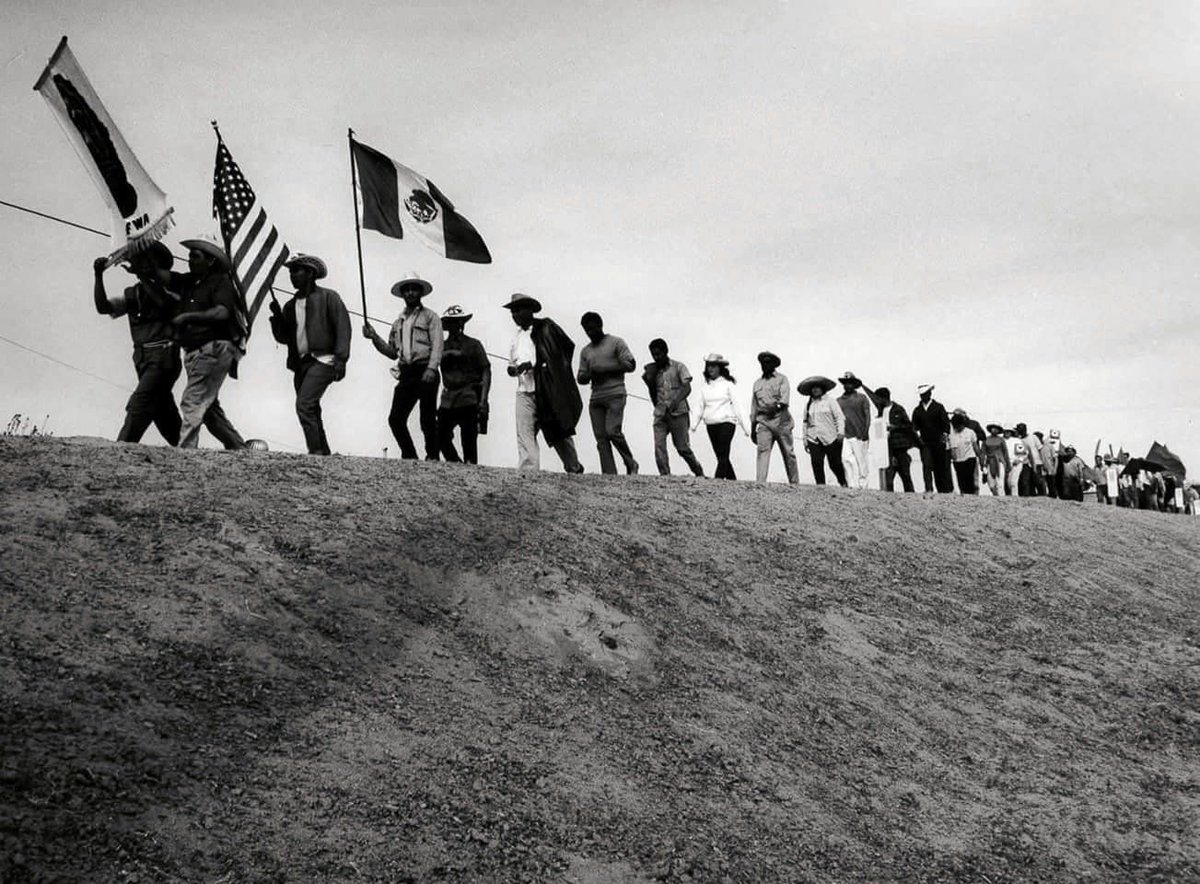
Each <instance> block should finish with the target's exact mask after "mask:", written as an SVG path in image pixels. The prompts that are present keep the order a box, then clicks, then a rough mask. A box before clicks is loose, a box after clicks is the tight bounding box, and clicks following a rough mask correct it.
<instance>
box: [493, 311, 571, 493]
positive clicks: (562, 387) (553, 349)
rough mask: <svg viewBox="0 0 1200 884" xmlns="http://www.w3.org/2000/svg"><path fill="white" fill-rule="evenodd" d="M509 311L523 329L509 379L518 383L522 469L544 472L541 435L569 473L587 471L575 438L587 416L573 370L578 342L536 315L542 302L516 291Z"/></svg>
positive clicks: (511, 355)
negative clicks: (577, 430)
mask: <svg viewBox="0 0 1200 884" xmlns="http://www.w3.org/2000/svg"><path fill="white" fill-rule="evenodd" d="M504 308H505V309H506V310H508V311H509V312H510V313H511V314H512V319H513V322H514V323H515V324H516V326H517V334H516V336H515V337H514V338H513V342H512V347H511V348H510V349H509V357H508V376H509V377H513V378H516V379H517V397H516V404H515V417H516V429H517V454H518V458H519V459H518V462H517V466H518V468H520V469H522V470H536V469H539V468H540V465H541V453H540V452H539V451H538V442H537V434H538V432H539V431H540V432H541V434H542V437H543V438H544V439H545V440H546V443H547V444H548V445H550V446H551V447H552V448H553V449H554V450H555V451H556V452H557V453H558V456H559V459H560V460H562V465H563V469H564V470H566V471H567V472H568V473H582V472H583V465H582V464H580V463H579V456H578V455H577V454H576V453H575V440H574V439H572V438H571V437H572V436H574V435H575V426H576V424H578V423H579V417H580V415H582V414H583V398H582V397H581V396H580V395H579V387H578V385H577V384H576V381H575V375H574V374H573V373H572V371H571V356H572V355H573V354H574V352H575V342H574V341H572V340H571V339H570V338H569V337H567V333H566V332H565V331H563V330H562V329H561V328H560V327H559V325H558V323H556V322H555V321H554V320H553V319H547V318H545V317H535V316H534V314H535V313H540V312H541V309H542V305H541V302H540V301H538V300H537V299H536V298H531V297H530V296H529V295H523V294H521V293H520V292H515V293H514V294H513V295H512V296H511V297H510V298H509V299H508V302H507V303H506V304H505V305H504Z"/></svg>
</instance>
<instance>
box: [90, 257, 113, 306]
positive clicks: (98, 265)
mask: <svg viewBox="0 0 1200 884" xmlns="http://www.w3.org/2000/svg"><path fill="white" fill-rule="evenodd" d="M107 266H108V258H97V259H96V260H95V261H93V262H92V273H93V274H94V275H95V277H96V279H95V281H94V282H93V283H92V300H93V301H95V304H96V312H97V313H103V314H104V315H106V316H109V315H111V314H112V312H113V308H112V304H110V303H109V302H108V292H106V291H105V290H104V268H105V267H107Z"/></svg>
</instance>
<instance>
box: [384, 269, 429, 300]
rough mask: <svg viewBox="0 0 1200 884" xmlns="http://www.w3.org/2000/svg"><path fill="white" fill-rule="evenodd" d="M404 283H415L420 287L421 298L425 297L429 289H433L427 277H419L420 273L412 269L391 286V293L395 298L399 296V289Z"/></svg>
mask: <svg viewBox="0 0 1200 884" xmlns="http://www.w3.org/2000/svg"><path fill="white" fill-rule="evenodd" d="M406 285H415V286H417V287H418V288H420V289H421V297H422V298H423V297H425V296H426V295H428V294H429V293H430V292H431V291H433V283H431V282H430V281H429V280H427V279H423V278H422V277H421V274H419V273H417V272H416V271H413V272H412V273H409V274H408V275H407V276H405V277H404V278H403V279H401V280H400V281H399V282H397V283H396V284H395V285H393V286H392V294H393V295H395V296H396V297H397V298H399V297H400V296H401V295H400V290H401V289H402V288H404V287H405V286H406Z"/></svg>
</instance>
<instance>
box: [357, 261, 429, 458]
mask: <svg viewBox="0 0 1200 884" xmlns="http://www.w3.org/2000/svg"><path fill="white" fill-rule="evenodd" d="M432 291H433V285H432V284H431V283H430V282H429V281H428V280H427V279H424V278H423V277H422V276H421V275H420V274H419V273H409V274H406V275H405V276H404V277H402V278H401V279H399V280H397V281H396V283H395V284H394V285H393V286H392V295H393V296H395V297H397V298H403V299H404V311H403V312H402V313H401V314H400V315H399V316H398V317H397V318H396V321H395V322H393V323H392V329H391V332H390V333H389V334H388V337H387V339H386V340H384V339H383V338H382V337H380V336H379V334H378V333H377V332H376V331H375V329H374V328H372V327H371V323H370V320H366V321H364V323H363V337H365V338H367V340H369V341H370V342H371V343H372V344H374V345H375V349H376V350H378V351H379V352H380V353H382V354H383V355H384V356H386V357H387V358H388V359H395V360H396V364H395V365H394V366H393V367H392V376H393V377H394V378H395V379H396V388H395V390H394V391H393V392H392V408H391V411H390V412H388V426H389V427H391V430H392V435H393V436H395V437H396V443H397V444H398V445H399V446H400V456H401V457H402V458H404V459H405V460H416V459H417V447H416V445H415V444H413V438H412V435H411V434H410V433H409V431H408V418H409V415H411V414H412V411H413V409H414V408H415V407H417V405H418V404H419V405H420V423H421V435H422V436H423V437H424V441H425V459H426V460H437V459H438V451H439V449H440V445H439V440H438V428H437V405H438V371H439V369H440V368H441V364H442V347H443V343H444V342H443V339H442V320H441V318H440V317H439V316H438V315H437V314H436V313H434V312H433V311H432V310H430V309H429V308H428V307H425V306H424V305H422V303H421V300H422V299H423V298H425V297H426V296H427V295H428V294H429V293H430V292H432Z"/></svg>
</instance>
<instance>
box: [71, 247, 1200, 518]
mask: <svg viewBox="0 0 1200 884" xmlns="http://www.w3.org/2000/svg"><path fill="white" fill-rule="evenodd" d="M182 245H183V247H184V248H186V249H187V250H188V272H187V273H183V274H181V273H175V272H173V270H172V265H173V258H172V256H171V253H170V251H169V250H168V249H167V247H166V246H165V245H163V244H161V243H154V244H153V245H151V246H150V247H149V248H147V249H146V250H144V251H142V252H140V253H137V254H135V255H133V256H131V257H130V258H129V259H128V263H127V266H126V269H127V270H128V271H129V272H130V273H131V274H133V275H134V277H135V278H136V282H135V283H134V285H132V286H129V287H127V288H126V289H124V291H123V292H122V294H121V295H120V296H118V297H115V298H110V297H109V295H108V293H107V291H106V288H105V285H104V278H103V274H104V271H105V268H106V266H107V265H106V261H105V259H103V258H98V259H97V260H96V261H95V263H94V271H95V283H94V286H93V295H94V301H95V307H96V310H97V311H98V312H99V313H102V314H107V315H110V316H113V317H114V318H116V317H119V316H125V317H127V318H128V321H129V327H130V334H131V337H132V339H133V344H134V365H135V369H136V371H137V375H138V386H137V389H136V390H135V392H134V393H133V395H132V396H131V397H130V399H129V402H128V404H127V406H126V418H125V422H124V424H123V426H122V428H121V431H120V433H119V434H118V436H117V438H118V440H120V441H127V442H136V441H139V440H140V439H141V437H142V435H143V434H144V433H145V431H146V430H147V429H148V428H149V427H150V425H151V424H154V425H155V426H156V427H157V428H158V430H159V432H160V433H161V434H162V436H163V438H164V439H165V440H166V441H167V442H168V444H170V445H179V446H181V447H195V446H196V444H197V440H198V438H199V433H200V429H201V427H205V428H207V429H208V430H209V431H210V432H211V433H212V434H213V436H214V437H215V438H216V439H217V440H218V441H220V442H221V443H222V444H223V445H224V446H225V447H226V448H228V449H234V450H236V449H241V448H246V447H251V445H250V443H247V442H246V441H245V440H243V439H242V437H241V435H240V434H239V433H238V432H237V430H236V429H235V428H234V426H233V424H232V422H231V421H230V420H229V418H228V417H227V416H226V415H225V412H224V410H223V408H222V407H221V404H220V401H219V398H218V394H219V392H220V389H221V386H222V384H223V382H224V380H225V378H226V377H229V376H234V377H236V366H237V360H238V359H239V358H240V356H241V355H243V354H244V346H245V338H246V328H247V322H246V317H245V307H244V303H243V302H242V301H241V299H240V296H239V294H238V292H237V290H236V286H235V285H234V284H233V281H232V278H231V276H230V272H229V271H230V261H229V257H228V255H227V253H226V252H225V249H224V248H223V246H222V245H221V244H220V243H219V242H217V240H216V239H215V238H211V237H199V238H197V239H192V240H183V241H182ZM284 266H285V267H286V268H287V270H288V274H289V278H290V280H291V283H292V286H293V288H294V289H295V291H294V294H293V297H292V298H291V299H290V300H288V301H287V303H286V304H284V305H282V306H281V305H280V304H278V303H277V302H275V301H274V300H272V302H271V305H270V306H271V316H270V326H271V331H272V335H273V336H274V338H275V340H276V341H277V342H279V343H280V344H282V345H284V346H285V347H286V350H287V357H286V365H287V368H288V369H289V370H290V371H291V372H292V374H293V384H294V389H295V394H296V398H295V409H296V416H297V419H298V421H299V423H300V427H301V429H302V431H303V433H304V437H305V441H306V445H307V448H308V451H309V453H310V454H317V455H328V454H330V447H329V442H328V439H327V438H326V435H325V428H324V421H323V416H322V411H321V399H322V397H323V396H324V394H325V391H326V390H327V389H328V387H329V386H330V385H331V384H333V383H335V382H337V381H340V380H342V379H343V378H344V377H345V375H346V363H347V362H348V361H349V359H350V346H351V337H352V334H351V323H350V316H349V311H348V310H347V309H346V306H345V304H344V303H343V302H342V299H341V297H340V295H339V294H338V293H337V292H336V291H334V290H333V289H329V288H326V287H324V286H322V285H320V284H319V283H320V282H321V281H322V280H324V279H325V278H326V277H327V275H328V268H327V267H326V265H325V262H324V261H323V260H322V259H321V258H319V257H317V256H315V255H306V254H296V255H294V256H292V257H291V258H290V259H289V260H288V261H287V262H286V264H285V265H284ZM432 291H433V284H432V283H431V282H429V281H428V280H426V279H424V278H423V277H421V276H420V274H418V273H409V274H407V275H406V276H404V277H403V278H401V279H400V280H398V281H397V282H396V283H395V284H394V285H393V286H392V287H391V294H392V295H393V296H395V297H396V298H399V299H400V300H402V301H403V302H404V307H403V309H402V310H401V312H400V314H399V316H398V317H397V318H396V320H395V321H394V322H393V323H392V325H391V328H390V329H389V332H388V334H387V335H386V336H383V335H380V334H379V333H378V332H376V331H375V329H374V328H373V327H372V325H371V323H370V322H369V321H367V322H365V323H364V325H363V328H362V334H363V336H364V337H365V338H366V339H368V340H369V341H371V343H372V345H373V346H374V348H375V350H376V351H377V352H379V353H380V354H381V355H383V356H385V357H386V358H388V359H389V360H391V361H393V365H392V367H391V373H392V375H393V377H394V378H395V380H396V386H395V388H394V390H393V394H392V402H391V408H390V410H389V412H388V418H387V421H388V425H389V427H390V429H391V431H392V434H393V436H394V437H395V439H396V441H397V443H398V445H399V447H400V453H401V457H402V458H405V459H416V458H418V457H419V456H420V455H419V453H418V450H417V445H416V443H415V442H414V440H413V437H412V435H411V433H410V432H409V428H408V425H409V421H410V417H411V415H412V412H413V411H414V410H416V411H418V414H419V416H418V422H419V426H420V431H421V434H422V436H423V442H424V456H425V458H426V459H427V460H438V459H442V458H444V459H445V460H447V461H452V462H459V461H462V462H466V463H472V464H473V463H477V461H478V437H479V435H480V434H482V433H486V432H487V426H488V417H489V406H488V399H489V393H490V390H491V386H492V372H491V364H490V361H489V357H488V353H487V351H486V350H485V348H484V345H483V343H482V342H481V341H479V340H477V339H475V338H473V337H471V336H469V335H467V334H466V331H465V329H466V326H467V323H468V321H469V320H470V319H471V318H472V314H471V313H469V312H467V311H465V310H464V309H463V308H462V307H460V306H458V305H451V306H449V307H447V308H446V309H445V310H444V311H443V312H441V313H440V314H439V313H437V312H435V311H434V310H432V309H430V308H429V307H427V306H425V304H424V300H425V299H426V298H427V297H428V296H429V295H430V294H431V293H432ZM499 306H502V307H503V308H504V309H507V310H508V311H509V314H510V316H511V317H512V320H513V323H514V325H515V326H516V330H515V333H514V336H513V339H512V342H511V345H510V348H509V357H508V361H507V367H506V370H507V374H508V375H509V377H511V378H513V379H514V381H515V383H516V396H515V409H514V414H513V419H514V426H515V431H516V432H515V435H516V443H517V465H518V467H520V468H522V469H538V468H539V467H540V451H539V444H538V437H539V436H540V437H541V438H542V440H543V441H544V442H545V443H546V444H547V445H549V446H550V447H551V448H553V449H554V451H555V452H556V454H557V455H558V457H559V459H560V460H561V462H562V465H563V468H564V469H565V470H566V471H567V472H570V473H581V472H583V466H582V465H581V464H580V462H579V457H578V453H577V451H576V448H575V442H574V436H575V431H576V426H577V424H578V422H579V420H580V418H581V417H582V413H583V401H582V396H581V394H580V387H588V388H590V394H589V401H588V405H587V411H588V417H589V419H590V422H591V427H592V433H593V436H594V438H595V441H596V447H597V451H598V454H599V459H600V469H601V472H603V473H606V474H615V473H616V472H617V458H618V457H619V458H620V460H621V463H622V466H623V467H624V470H625V472H626V473H628V474H634V473H637V472H638V470H639V465H638V463H637V461H636V460H635V459H634V457H633V453H632V451H631V449H630V446H629V442H628V440H627V439H626V438H625V434H624V427H623V425H624V413H625V405H626V402H627V399H628V395H629V394H628V391H627V389H626V386H625V378H626V376H627V375H629V374H631V373H633V372H634V371H635V370H636V368H637V360H636V358H635V357H634V355H633V352H632V350H631V349H630V347H629V345H628V344H627V343H626V341H625V340H624V339H623V338H620V337H618V336H616V335H613V334H610V333H608V332H607V331H606V330H605V328H604V320H603V318H602V317H601V316H600V315H599V314H598V313H597V312H595V311H588V312H586V313H584V314H583V316H582V317H581V318H580V326H581V328H582V330H583V332H584V335H585V336H586V338H587V343H586V344H585V345H584V346H583V348H582V349H581V350H580V353H579V357H578V363H577V367H576V365H575V359H574V352H575V344H574V342H573V341H572V339H571V337H570V336H569V335H568V334H567V333H566V332H565V331H564V330H563V329H562V327H561V326H559V325H558V324H557V323H556V322H554V320H552V319H549V318H546V317H542V316H539V315H538V314H539V313H541V311H542V305H541V303H540V302H539V301H538V300H537V299H536V298H533V297H531V296H529V295H525V294H521V293H516V294H513V295H512V296H511V297H510V298H509V299H508V300H507V302H505V303H503V304H502V305H499ZM648 351H649V356H650V359H649V362H648V363H647V364H646V365H645V367H644V369H643V371H642V375H641V378H642V382H643V383H644V385H645V387H646V390H647V393H648V396H649V399H650V401H651V403H652V405H653V409H654V412H653V422H652V425H653V436H654V458H655V466H656V468H657V470H658V472H659V473H660V474H661V475H669V474H670V472H671V465H670V457H669V452H668V441H670V443H671V445H672V447H673V448H674V449H675V452H676V453H677V455H678V456H679V457H680V458H681V459H682V460H683V462H684V463H685V464H686V465H687V467H688V469H689V470H690V471H691V472H692V473H693V474H694V475H696V476H702V475H704V470H703V467H702V466H701V464H700V462H699V460H698V459H697V458H696V456H695V453H694V452H693V450H692V447H691V435H692V434H693V433H694V432H696V431H697V430H698V429H699V428H700V426H701V425H703V426H704V427H705V431H706V434H707V436H708V439H709V443H710V444H711V446H712V450H713V454H714V455H715V457H716V461H717V467H716V471H715V473H714V476H715V478H718V479H735V478H736V474H735V472H734V468H733V464H732V461H731V458H730V453H731V450H732V446H733V442H734V440H735V438H736V437H737V435H738V434H739V432H740V433H741V434H743V435H745V436H747V437H750V438H751V439H752V440H753V443H754V445H755V446H756V449H757V460H756V470H755V478H756V480H757V481H758V482H760V483H764V482H766V481H767V479H768V475H769V472H770V463H771V458H772V454H773V452H774V451H775V449H778V451H779V454H780V456H781V458H782V460H783V466H784V470H785V472H786V475H787V479H788V481H789V482H790V483H792V484H797V483H798V482H799V470H798V464H797V457H796V452H795V435H796V433H797V432H799V433H800V437H801V445H802V446H803V449H804V451H805V452H806V453H807V454H808V456H809V460H810V463H811V466H812V471H813V476H814V478H815V480H816V483H817V484H819V485H823V484H825V483H826V480H827V474H826V468H828V471H829V472H830V473H832V474H833V477H834V479H835V481H837V483H838V484H839V485H843V486H850V487H857V488H865V487H867V484H868V478H869V475H870V472H871V467H870V464H871V463H872V460H873V459H872V458H871V457H870V456H869V455H870V452H869V447H870V444H871V430H872V427H873V426H874V425H876V422H877V421H878V422H880V423H882V424H883V429H884V434H883V435H884V441H885V444H886V448H887V452H886V455H887V456H886V458H885V459H882V460H883V461H885V462H886V464H887V466H886V468H884V474H883V476H882V477H881V479H882V482H881V484H882V487H883V488H884V489H885V490H887V491H892V490H894V487H895V482H896V479H897V478H898V479H899V480H900V483H901V486H902V487H903V489H904V491H907V492H912V491H914V490H915V487H914V483H913V477H912V452H913V451H914V450H916V451H917V452H918V455H919V458H920V463H921V476H922V481H923V484H924V489H925V491H926V492H933V491H936V492H938V493H943V494H949V493H953V492H954V491H955V489H956V487H957V490H958V491H959V492H960V493H962V494H977V493H979V491H980V489H981V488H982V487H983V486H984V485H986V486H987V487H988V489H989V490H990V491H991V493H992V494H993V495H997V496H1000V495H1015V496H1022V497H1025V496H1038V495H1042V496H1049V497H1057V498H1062V499H1064V500H1076V501H1081V500H1083V496H1084V491H1085V486H1086V485H1087V484H1089V483H1091V484H1094V485H1095V486H1096V489H1097V496H1098V498H1099V499H1101V500H1104V501H1106V502H1114V501H1115V502H1117V503H1119V504H1120V505H1124V506H1132V507H1143V508H1149V507H1150V506H1151V502H1152V501H1159V502H1160V503H1158V504H1156V506H1158V507H1159V508H1167V507H1171V506H1174V505H1175V504H1174V501H1176V499H1177V496H1176V495H1175V494H1174V487H1173V483H1174V480H1173V479H1171V478H1169V477H1163V476H1160V475H1158V474H1155V473H1146V474H1145V475H1142V474H1135V475H1132V476H1131V475H1125V474H1124V473H1125V472H1127V471H1124V470H1119V469H1117V468H1120V467H1124V465H1125V464H1124V461H1120V462H1118V460H1119V459H1118V458H1111V457H1110V458H1101V457H1100V456H1099V455H1097V458H1096V463H1095V464H1093V465H1092V466H1088V465H1087V464H1085V463H1084V461H1083V459H1082V458H1081V457H1080V456H1079V454H1078V452H1077V451H1076V450H1075V448H1074V447H1073V446H1071V445H1068V444H1063V443H1062V441H1061V439H1060V437H1059V433H1058V431H1057V430H1051V431H1050V432H1049V434H1048V436H1044V435H1043V434H1042V433H1040V432H1030V431H1029V429H1028V427H1027V426H1026V425H1025V424H1024V423H1018V424H1016V425H1015V426H1013V427H1011V428H1006V427H1003V426H1001V425H1000V424H996V423H992V424H988V425H987V427H986V428H985V427H983V426H981V425H980V424H979V422H978V421H976V420H974V419H972V418H971V416H970V415H969V414H968V413H967V412H966V411H965V410H963V409H961V408H956V409H954V410H952V411H950V412H947V410H946V408H945V407H944V406H943V405H942V404H941V403H940V402H938V401H937V400H936V399H935V398H934V395H933V394H934V387H933V385H932V384H923V385H921V386H919V387H918V388H917V395H918V402H917V404H916V405H915V406H914V407H913V410H912V414H911V416H910V415H909V413H908V412H907V411H906V410H905V408H904V407H903V406H902V405H900V404H899V403H897V402H895V401H893V399H892V394H891V391H890V390H889V389H888V388H887V387H882V386H881V387H876V388H874V389H872V388H871V387H868V386H867V385H866V384H864V383H863V381H862V380H861V379H860V378H858V377H856V376H855V375H854V374H853V373H852V372H846V373H844V374H843V375H841V376H840V377H839V378H838V379H837V381H834V380H833V379H831V378H828V377H824V376H821V375H814V376H811V377H807V378H805V379H804V380H802V381H801V382H800V383H799V384H798V385H797V386H796V388H795V392H796V393H798V394H799V395H800V397H802V399H803V402H802V405H797V406H795V407H794V406H793V404H792V392H793V388H792V386H791V382H790V381H789V380H788V379H787V377H786V376H784V375H783V374H782V373H781V372H780V370H779V369H780V367H781V365H782V360H781V359H780V357H779V356H777V355H776V354H775V353H772V352H770V351H763V352H761V353H759V354H758V363H759V369H760V372H759V376H758V377H757V378H755V380H754V381H753V383H752V384H751V389H750V400H749V408H748V413H747V412H745V411H743V407H742V405H741V403H740V401H739V397H738V394H737V387H736V383H737V382H736V380H735V378H734V376H733V375H732V374H731V372H730V366H729V361H728V360H727V359H725V358H724V357H723V356H722V355H721V354H719V353H710V354H708V356H706V357H705V359H704V365H703V370H702V374H701V381H700V383H699V384H698V385H697V384H694V379H693V377H692V374H691V372H690V371H689V370H688V368H687V366H685V365H684V364H683V363H681V362H679V361H676V360H674V359H672V358H671V356H670V347H669V345H668V344H667V342H666V341H665V340H663V339H662V338H655V339H654V340H652V341H650V343H649V346H648ZM183 371H186V373H187V383H186V386H185V389H184V391H183V394H182V396H181V398H180V402H179V406H178V408H177V407H176V405H175V401H174V398H173V393H172V389H173V387H174V384H175V382H176V380H177V379H178V377H179V376H180V374H181V373H182V372H183ZM839 385H840V386H841V388H842V391H841V394H840V395H837V396H836V397H835V396H834V395H832V393H833V390H834V389H836V388H837V387H838V386H839ZM439 391H440V395H439ZM693 398H694V399H695V400H696V403H697V408H696V413H695V415H694V417H693V415H692V408H691V404H690V400H692V399H693ZM744 415H745V416H744ZM456 432H457V435H458V441H459V445H460V446H461V454H460V453H459V449H458V448H456V446H455V434H456ZM874 461H875V462H876V463H878V462H880V461H881V459H880V458H875V459H874ZM1167 483H1171V484H1172V487H1167ZM1184 490H1185V495H1186V496H1188V497H1189V498H1191V497H1194V495H1195V490H1194V489H1192V488H1190V487H1188V488H1186V489H1184ZM1186 504H1187V506H1188V507H1189V508H1190V506H1191V500H1190V499H1189V500H1188V501H1186Z"/></svg>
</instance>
